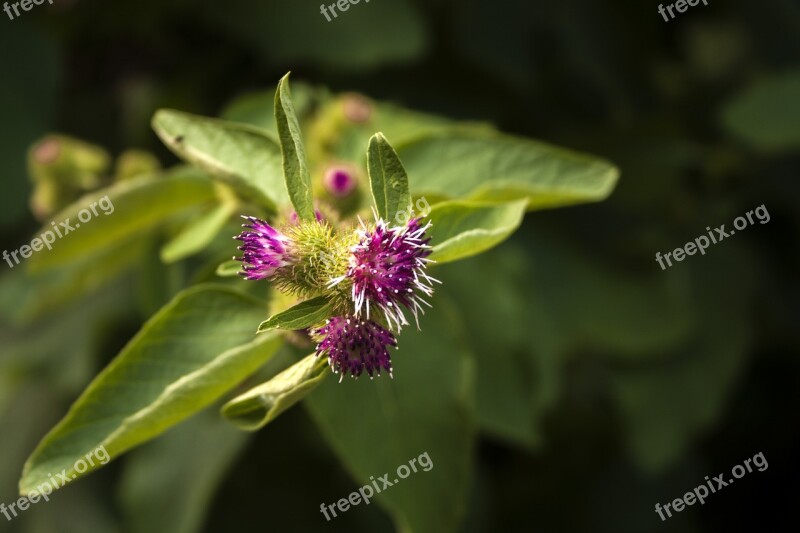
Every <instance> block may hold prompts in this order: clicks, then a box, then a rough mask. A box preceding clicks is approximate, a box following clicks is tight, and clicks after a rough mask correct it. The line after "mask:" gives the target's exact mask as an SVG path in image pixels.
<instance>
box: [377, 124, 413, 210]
mask: <svg viewBox="0 0 800 533" xmlns="http://www.w3.org/2000/svg"><path fill="white" fill-rule="evenodd" d="M367 170H368V171H369V187H370V190H371V191H372V198H373V199H374V200H375V207H377V209H378V215H380V217H381V218H382V219H383V220H386V221H391V220H393V219H394V218H395V217H396V216H397V214H398V213H401V212H403V211H405V210H406V209H408V206H409V205H410V204H411V197H410V196H409V194H408V176H407V175H406V169H405V168H403V164H402V163H401V162H400V158H399V157H397V152H395V151H394V148H392V146H391V145H390V144H389V141H387V140H386V137H384V136H383V133H376V134H375V135H373V136H372V138H371V139H370V140H369V149H368V150H367Z"/></svg>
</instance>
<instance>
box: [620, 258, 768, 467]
mask: <svg viewBox="0 0 800 533" xmlns="http://www.w3.org/2000/svg"><path fill="white" fill-rule="evenodd" d="M757 264H758V263H757V261H756V260H755V258H754V257H752V255H751V251H750V250H748V249H747V248H746V247H745V246H743V245H742V244H741V243H738V242H730V243H728V244H727V246H725V247H724V248H723V247H720V248H719V250H714V253H713V254H710V253H709V254H707V255H706V256H705V257H703V260H702V261H696V262H692V263H691V268H690V273H691V275H692V278H693V279H692V285H691V286H690V287H689V289H690V294H691V295H693V296H694V297H695V298H696V301H694V302H693V304H694V307H695V309H696V311H695V312H696V313H697V314H698V315H699V316H700V317H705V318H704V320H703V322H702V327H699V328H697V331H696V335H694V336H693V337H691V338H689V339H687V341H686V342H685V343H683V344H682V345H679V346H678V347H676V349H674V350H673V351H672V353H668V354H664V353H663V352H662V353H661V354H660V355H661V357H659V359H658V360H657V361H656V364H651V365H620V366H616V367H612V369H613V373H612V374H611V375H610V376H609V378H610V379H609V381H610V384H611V393H612V398H613V399H614V401H615V402H616V403H617V405H618V409H619V411H620V414H621V420H622V422H623V427H624V429H625V430H626V431H625V440H626V444H627V448H628V450H629V451H630V453H631V455H632V457H633V459H634V460H635V461H636V462H637V463H638V465H639V466H640V467H641V468H642V469H643V470H645V471H648V472H650V473H658V472H663V471H664V470H665V469H666V468H669V467H670V466H671V465H673V464H675V462H676V461H681V460H682V458H684V457H686V454H687V453H689V451H688V450H690V449H691V447H692V445H693V444H694V443H695V442H696V441H697V440H699V439H702V438H703V437H704V436H705V435H708V434H709V432H710V431H712V430H713V429H714V427H715V425H716V424H719V423H721V422H723V420H724V419H725V414H726V413H725V412H726V410H727V407H728V400H729V398H730V397H731V396H732V395H733V393H734V391H735V390H736V388H737V386H738V385H739V384H740V381H741V379H742V375H743V373H744V372H745V370H746V368H747V359H748V355H750V354H751V352H752V348H751V347H752V343H753V341H754V339H755V335H754V329H753V326H752V321H751V313H752V311H751V310H752V309H753V306H754V305H755V303H754V302H755V301H756V300H757V294H758V290H757V287H758V285H757V281H756V280H758V279H759V276H758V269H757ZM686 266H687V267H689V264H687V265H686ZM673 269H674V267H673ZM659 274H662V275H664V274H667V273H666V272H664V273H662V272H659ZM720 302H724V303H725V305H720ZM650 305H652V304H650Z"/></svg>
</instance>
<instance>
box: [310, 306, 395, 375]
mask: <svg viewBox="0 0 800 533" xmlns="http://www.w3.org/2000/svg"><path fill="white" fill-rule="evenodd" d="M311 333H312V335H313V336H314V337H317V338H319V339H320V343H319V344H318V345H317V356H320V355H322V354H327V356H328V363H329V364H330V367H331V370H332V371H333V372H334V373H335V374H340V376H339V381H340V382H341V381H342V378H344V376H345V374H347V373H348V372H349V373H350V375H351V376H352V377H354V378H356V377H358V376H360V375H361V373H362V372H364V371H366V372H367V374H369V376H370V379H371V378H372V377H373V373H377V374H378V375H380V374H381V370H386V371H387V372H389V376H391V375H392V362H391V358H390V356H389V350H388V348H387V347H388V346H394V347H397V340H396V339H395V337H394V335H392V333H391V332H390V331H389V330H387V329H386V328H384V327H383V326H381V325H380V324H378V323H376V322H373V321H372V320H363V319H360V318H358V317H355V316H351V317H343V316H336V317H333V318H330V319H329V320H326V321H325V325H324V326H322V327H321V328H319V329H316V330H313V331H312V332H311Z"/></svg>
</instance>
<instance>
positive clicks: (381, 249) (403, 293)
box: [334, 219, 438, 331]
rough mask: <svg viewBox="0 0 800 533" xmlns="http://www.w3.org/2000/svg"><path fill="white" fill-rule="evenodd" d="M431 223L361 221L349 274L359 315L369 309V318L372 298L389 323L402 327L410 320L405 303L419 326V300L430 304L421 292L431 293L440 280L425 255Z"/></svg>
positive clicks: (356, 312)
mask: <svg viewBox="0 0 800 533" xmlns="http://www.w3.org/2000/svg"><path fill="white" fill-rule="evenodd" d="M430 226H431V224H430V222H429V223H428V224H426V225H425V226H421V225H420V223H419V219H412V220H410V221H409V222H408V224H407V225H405V226H399V227H389V225H388V223H386V222H384V221H383V220H379V221H378V222H377V224H376V226H375V228H374V229H372V230H368V229H367V228H366V226H365V225H364V224H363V222H362V228H361V229H360V230H359V234H360V241H359V243H358V244H357V245H355V246H354V247H353V254H352V256H351V258H350V268H349V269H348V271H347V274H346V277H347V278H349V279H350V280H351V282H352V284H353V289H352V298H353V303H354V306H355V315H356V316H360V315H361V311H362V309H366V316H367V318H369V313H370V302H372V303H373V304H374V305H376V306H377V307H378V308H379V309H380V310H381V311H383V313H384V315H385V316H386V321H387V322H388V324H389V327H390V328H392V325H393V324H394V325H395V326H397V330H398V331H399V330H400V328H401V326H402V325H404V324H408V321H407V320H406V317H405V315H404V314H403V310H402V307H405V308H407V309H409V310H410V311H411V312H412V313H413V314H414V318H415V319H416V320H417V327H419V317H418V312H419V311H423V313H424V310H423V308H422V306H421V305H420V303H423V304H425V305H427V306H428V307H430V304H429V303H428V302H426V301H425V300H424V299H423V298H422V297H421V296H420V293H421V294H424V295H425V296H432V295H433V287H432V286H431V285H432V284H433V282H437V283H438V280H436V279H434V278H431V277H429V276H428V275H427V274H426V273H425V269H426V267H427V264H428V263H429V262H430V260H429V259H426V258H427V256H429V255H430V253H431V249H430V246H428V241H430V238H429V237H425V232H426V231H427V230H428V228H430ZM336 281H337V280H334V282H336Z"/></svg>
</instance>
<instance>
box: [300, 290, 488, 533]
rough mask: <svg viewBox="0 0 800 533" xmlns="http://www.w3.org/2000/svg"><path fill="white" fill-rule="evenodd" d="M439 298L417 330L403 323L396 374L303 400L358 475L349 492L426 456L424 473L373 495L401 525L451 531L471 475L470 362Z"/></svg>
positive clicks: (451, 314) (422, 532) (453, 318)
mask: <svg viewBox="0 0 800 533" xmlns="http://www.w3.org/2000/svg"><path fill="white" fill-rule="evenodd" d="M440 296H445V295H443V294H437V298H436V305H435V306H434V308H433V309H430V310H428V312H427V313H426V314H425V315H424V316H423V317H421V318H420V323H421V326H422V331H417V329H416V328H411V327H409V328H406V329H405V330H403V334H402V336H401V337H400V339H399V343H400V348H399V350H392V367H393V373H394V379H392V378H390V377H389V376H388V375H386V374H384V375H383V376H381V377H379V378H375V379H374V380H370V379H367V377H366V376H361V378H360V379H355V380H354V379H350V378H348V379H347V380H345V381H344V382H342V383H337V382H336V380H332V379H331V380H327V382H325V383H323V384H322V385H321V386H320V387H319V388H318V389H317V390H316V392H315V393H314V394H312V395H310V396H309V397H308V398H306V400H305V402H303V405H305V406H307V407H309V408H310V409H311V412H312V414H313V416H314V419H315V420H316V422H317V424H318V425H319V427H320V430H321V432H322V434H323V436H324V437H325V439H326V440H327V441H328V442H329V443H330V445H331V447H332V448H333V449H334V450H335V451H336V453H337V455H338V456H339V457H340V458H341V460H342V462H343V463H344V465H345V466H346V467H347V468H348V469H349V470H350V472H351V473H352V474H353V476H354V478H355V479H356V486H354V487H353V489H354V490H355V489H357V487H358V485H364V484H369V483H370V476H374V478H375V479H377V478H378V477H379V476H381V475H383V474H384V473H389V474H390V476H389V479H390V481H392V482H394V479H395V478H397V477H398V475H396V469H397V468H398V467H399V466H401V465H404V464H405V465H408V463H409V462H410V461H411V460H412V459H417V458H419V457H420V455H421V454H424V453H427V454H428V458H429V459H430V462H431V463H432V464H433V467H432V468H431V469H430V470H429V471H424V470H422V469H419V468H418V471H417V472H416V473H412V474H411V475H410V476H409V477H408V478H407V479H403V480H401V481H400V482H399V483H397V484H394V486H392V487H391V489H390V490H385V491H382V492H380V493H378V494H376V495H375V501H376V502H378V503H379V504H381V506H383V507H385V508H387V509H388V510H389V511H390V512H391V514H392V515H393V517H394V519H395V523H396V526H397V530H398V531H404V532H409V531H414V532H415V533H426V532H429V531H430V532H437V533H438V532H442V531H457V530H458V529H459V527H458V525H459V524H460V523H461V521H462V519H463V517H464V512H465V510H466V507H467V496H468V494H469V487H470V485H471V481H472V480H471V477H472V464H473V461H474V457H473V452H474V445H475V426H474V405H473V398H474V395H475V390H474V372H473V370H474V366H473V365H474V359H473V355H472V353H471V352H470V350H469V348H468V346H467V345H466V344H465V343H464V341H463V339H464V331H463V329H462V328H461V317H460V314H459V313H458V309H457V308H455V307H454V306H453V305H452V304H451V303H449V301H448V300H447V299H446V298H440ZM433 502H435V503H433Z"/></svg>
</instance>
